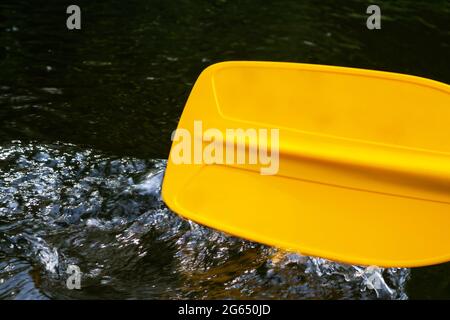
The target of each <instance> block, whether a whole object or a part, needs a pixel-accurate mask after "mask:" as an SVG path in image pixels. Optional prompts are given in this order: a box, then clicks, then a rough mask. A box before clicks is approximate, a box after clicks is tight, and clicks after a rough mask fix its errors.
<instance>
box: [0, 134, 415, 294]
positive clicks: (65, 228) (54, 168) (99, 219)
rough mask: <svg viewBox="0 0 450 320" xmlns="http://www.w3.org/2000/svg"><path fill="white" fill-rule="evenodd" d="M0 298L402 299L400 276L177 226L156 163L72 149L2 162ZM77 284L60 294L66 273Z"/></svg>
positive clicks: (39, 149)
mask: <svg viewBox="0 0 450 320" xmlns="http://www.w3.org/2000/svg"><path fill="white" fill-rule="evenodd" d="M0 166H1V167H0V168H1V170H0V204H1V209H0V219H1V227H0V228H1V229H0V230H1V236H0V253H1V258H2V259H1V263H0V279H1V282H0V297H1V298H77V297H83V298H95V297H101V298H117V297H120V298H230V297H231V298H338V299H339V298H363V299H368V298H377V297H380V298H406V297H407V296H406V293H405V283H406V281H407V279H408V277H409V270H407V269H386V270H382V269H377V268H361V267H356V266H347V265H341V264H337V263H332V262H329V261H326V260H323V259H317V258H309V257H304V256H300V255H298V254H289V253H283V252H279V251H277V250H275V249H273V248H269V247H265V246H262V245H259V244H255V243H251V242H248V241H244V240H240V239H236V238H233V237H229V236H227V235H224V234H222V233H219V232H216V231H213V230H210V229H208V228H205V227H202V226H199V225H197V224H195V223H193V222H191V221H187V220H184V219H182V218H180V217H179V216H177V215H176V214H174V213H172V212H171V211H170V210H169V209H168V208H167V207H166V206H165V205H164V204H163V202H162V201H161V198H160V188H161V181H162V176H163V172H164V168H165V161H163V160H152V161H151V160H147V161H144V160H139V159H134V158H117V157H112V156H108V155H105V154H101V153H97V152H94V151H92V150H83V149H79V148H78V147H76V146H73V145H67V144H57V145H42V144H33V143H30V144H24V143H20V142H13V143H11V144H9V145H5V146H3V147H2V149H1V151H0ZM71 264H74V265H78V266H80V268H81V271H82V272H83V276H82V288H83V290H82V291H70V290H68V289H66V286H65V281H66V279H67V274H66V270H67V266H68V265H71Z"/></svg>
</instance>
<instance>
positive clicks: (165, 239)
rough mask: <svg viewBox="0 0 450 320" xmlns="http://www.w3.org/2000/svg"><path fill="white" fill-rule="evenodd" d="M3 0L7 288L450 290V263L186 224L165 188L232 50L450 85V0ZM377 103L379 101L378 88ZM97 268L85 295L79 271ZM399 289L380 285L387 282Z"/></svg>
mask: <svg viewBox="0 0 450 320" xmlns="http://www.w3.org/2000/svg"><path fill="white" fill-rule="evenodd" d="M68 4H71V3H68V2H65V1H56V0H46V1H44V0H34V1H18V0H14V1H13V0H2V1H1V3H0V298H3V299H14V298H16V299H32V298H36V299H47V298H149V299H151V298H296V299H297V298H319V299H322V298H323V299H327V298H336V299H349V298H357V299H360V298H361V299H376V298H393V299H405V298H447V299H448V298H450V265H449V264H443V265H439V266H434V267H429V268H418V269H412V270H408V269H387V270H382V269H372V268H369V269H367V268H360V267H356V266H347V265H340V264H335V263H331V262H328V261H325V260H321V259H313V258H307V257H302V256H300V255H295V254H286V253H283V252H279V251H277V250H276V249H274V248H268V247H265V246H262V245H258V244H254V243H250V242H246V241H243V240H240V239H236V238H231V237H228V236H226V235H223V234H221V233H219V232H215V231H212V230H210V229H207V228H204V227H201V226H199V225H196V224H194V223H192V222H189V221H186V220H183V219H181V218H179V217H178V216H177V215H175V214H173V213H172V212H170V211H169V210H168V209H167V208H166V207H165V206H164V204H163V203H162V202H161V200H160V195H159V188H160V183H161V177H162V174H163V170H164V166H165V162H164V160H161V159H165V158H167V155H168V151H169V148H170V133H171V131H172V130H173V129H175V127H176V124H177V121H178V118H179V116H180V114H181V111H182V108H183V105H184V103H185V100H186V98H187V96H188V94H189V91H190V89H191V87H192V84H193V82H194V81H195V79H196V77H197V76H198V74H199V72H200V71H201V70H202V69H203V68H204V67H206V66H207V65H209V64H211V63H214V62H218V61H223V60H244V59H245V60H276V61H294V62H307V63H321V64H332V65H342V66H352V67H362V68H371V69H380V70H388V71H394V72H402V73H409V74H414V75H419V76H425V77H428V78H432V79H435V80H439V81H443V82H446V83H450V68H449V66H450V65H449V59H448V58H449V56H450V23H449V21H450V19H449V18H450V2H449V1H447V0H442V1H439V0H435V1H405V0H397V1H382V3H381V4H380V6H381V9H382V14H383V20H382V30H377V31H369V30H367V29H366V28H365V19H366V14H365V10H366V8H367V6H368V4H369V3H367V2H366V1H331V0H329V1H320V2H319V1H298V0H292V1H281V0H277V1H256V0H255V1H238V0H236V1H225V0H221V1H212V0H210V1H206V0H205V1H187V0H186V1H166V0H161V1H150V0H133V1H95V2H94V1H77V4H78V5H80V7H81V9H82V30H81V31H68V30H67V29H66V27H65V19H66V17H67V15H66V13H65V11H66V7H67V5H68ZM368 98H370V97H368ZM70 264H75V265H78V266H79V267H80V268H81V271H82V272H83V276H82V290H80V291H77V290H73V291H71V290H68V289H67V288H66V285H65V281H66V278H67V274H66V273H65V271H66V269H67V266H68V265H70ZM374 281H376V282H378V283H381V288H379V289H377V290H374V289H373V282H374Z"/></svg>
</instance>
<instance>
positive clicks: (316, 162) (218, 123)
mask: <svg viewBox="0 0 450 320" xmlns="http://www.w3.org/2000/svg"><path fill="white" fill-rule="evenodd" d="M162 197H163V200H164V201H165V203H166V204H167V205H168V206H169V208H170V209H171V210H173V211H174V212H176V213H178V214H180V215H181V216H183V217H186V218H188V219H191V220H193V221H196V222H198V223H201V224H204V225H206V226H209V227H212V228H215V229H218V230H222V231H224V232H227V233H229V234H232V235H235V236H239V237H242V238H245V239H249V240H252V241H257V242H261V243H264V244H267V245H271V246H276V247H279V248H282V249H286V250H290V251H296V252H300V253H302V254H306V255H312V256H319V257H323V258H328V259H331V260H335V261H341V262H345V263H351V264H359V265H378V266H382V267H416V266H424V265H431V264H436V263H441V262H445V261H449V260H450V86H449V85H447V84H444V83H440V82H437V81H433V80H429V79H424V78H420V77H415V76H409V75H402V74H395V73H389V72H381V71H370V70H362V69H354V68H343V67H333V66H322V65H308V64H297V63H277V62H223V63H218V64H215V65H212V66H210V67H208V68H207V69H206V70H204V71H203V73H202V74H201V75H200V77H199V78H198V80H197V82H196V84H195V86H194V88H193V90H192V92H191V94H190V97H189V99H188V101H187V104H186V106H185V109H184V111H183V114H182V117H181V119H180V122H179V125H178V129H177V130H176V132H175V133H174V135H173V145H172V149H171V152H170V156H169V161H168V165H167V169H166V172H165V177H164V181H163V187H162Z"/></svg>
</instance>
